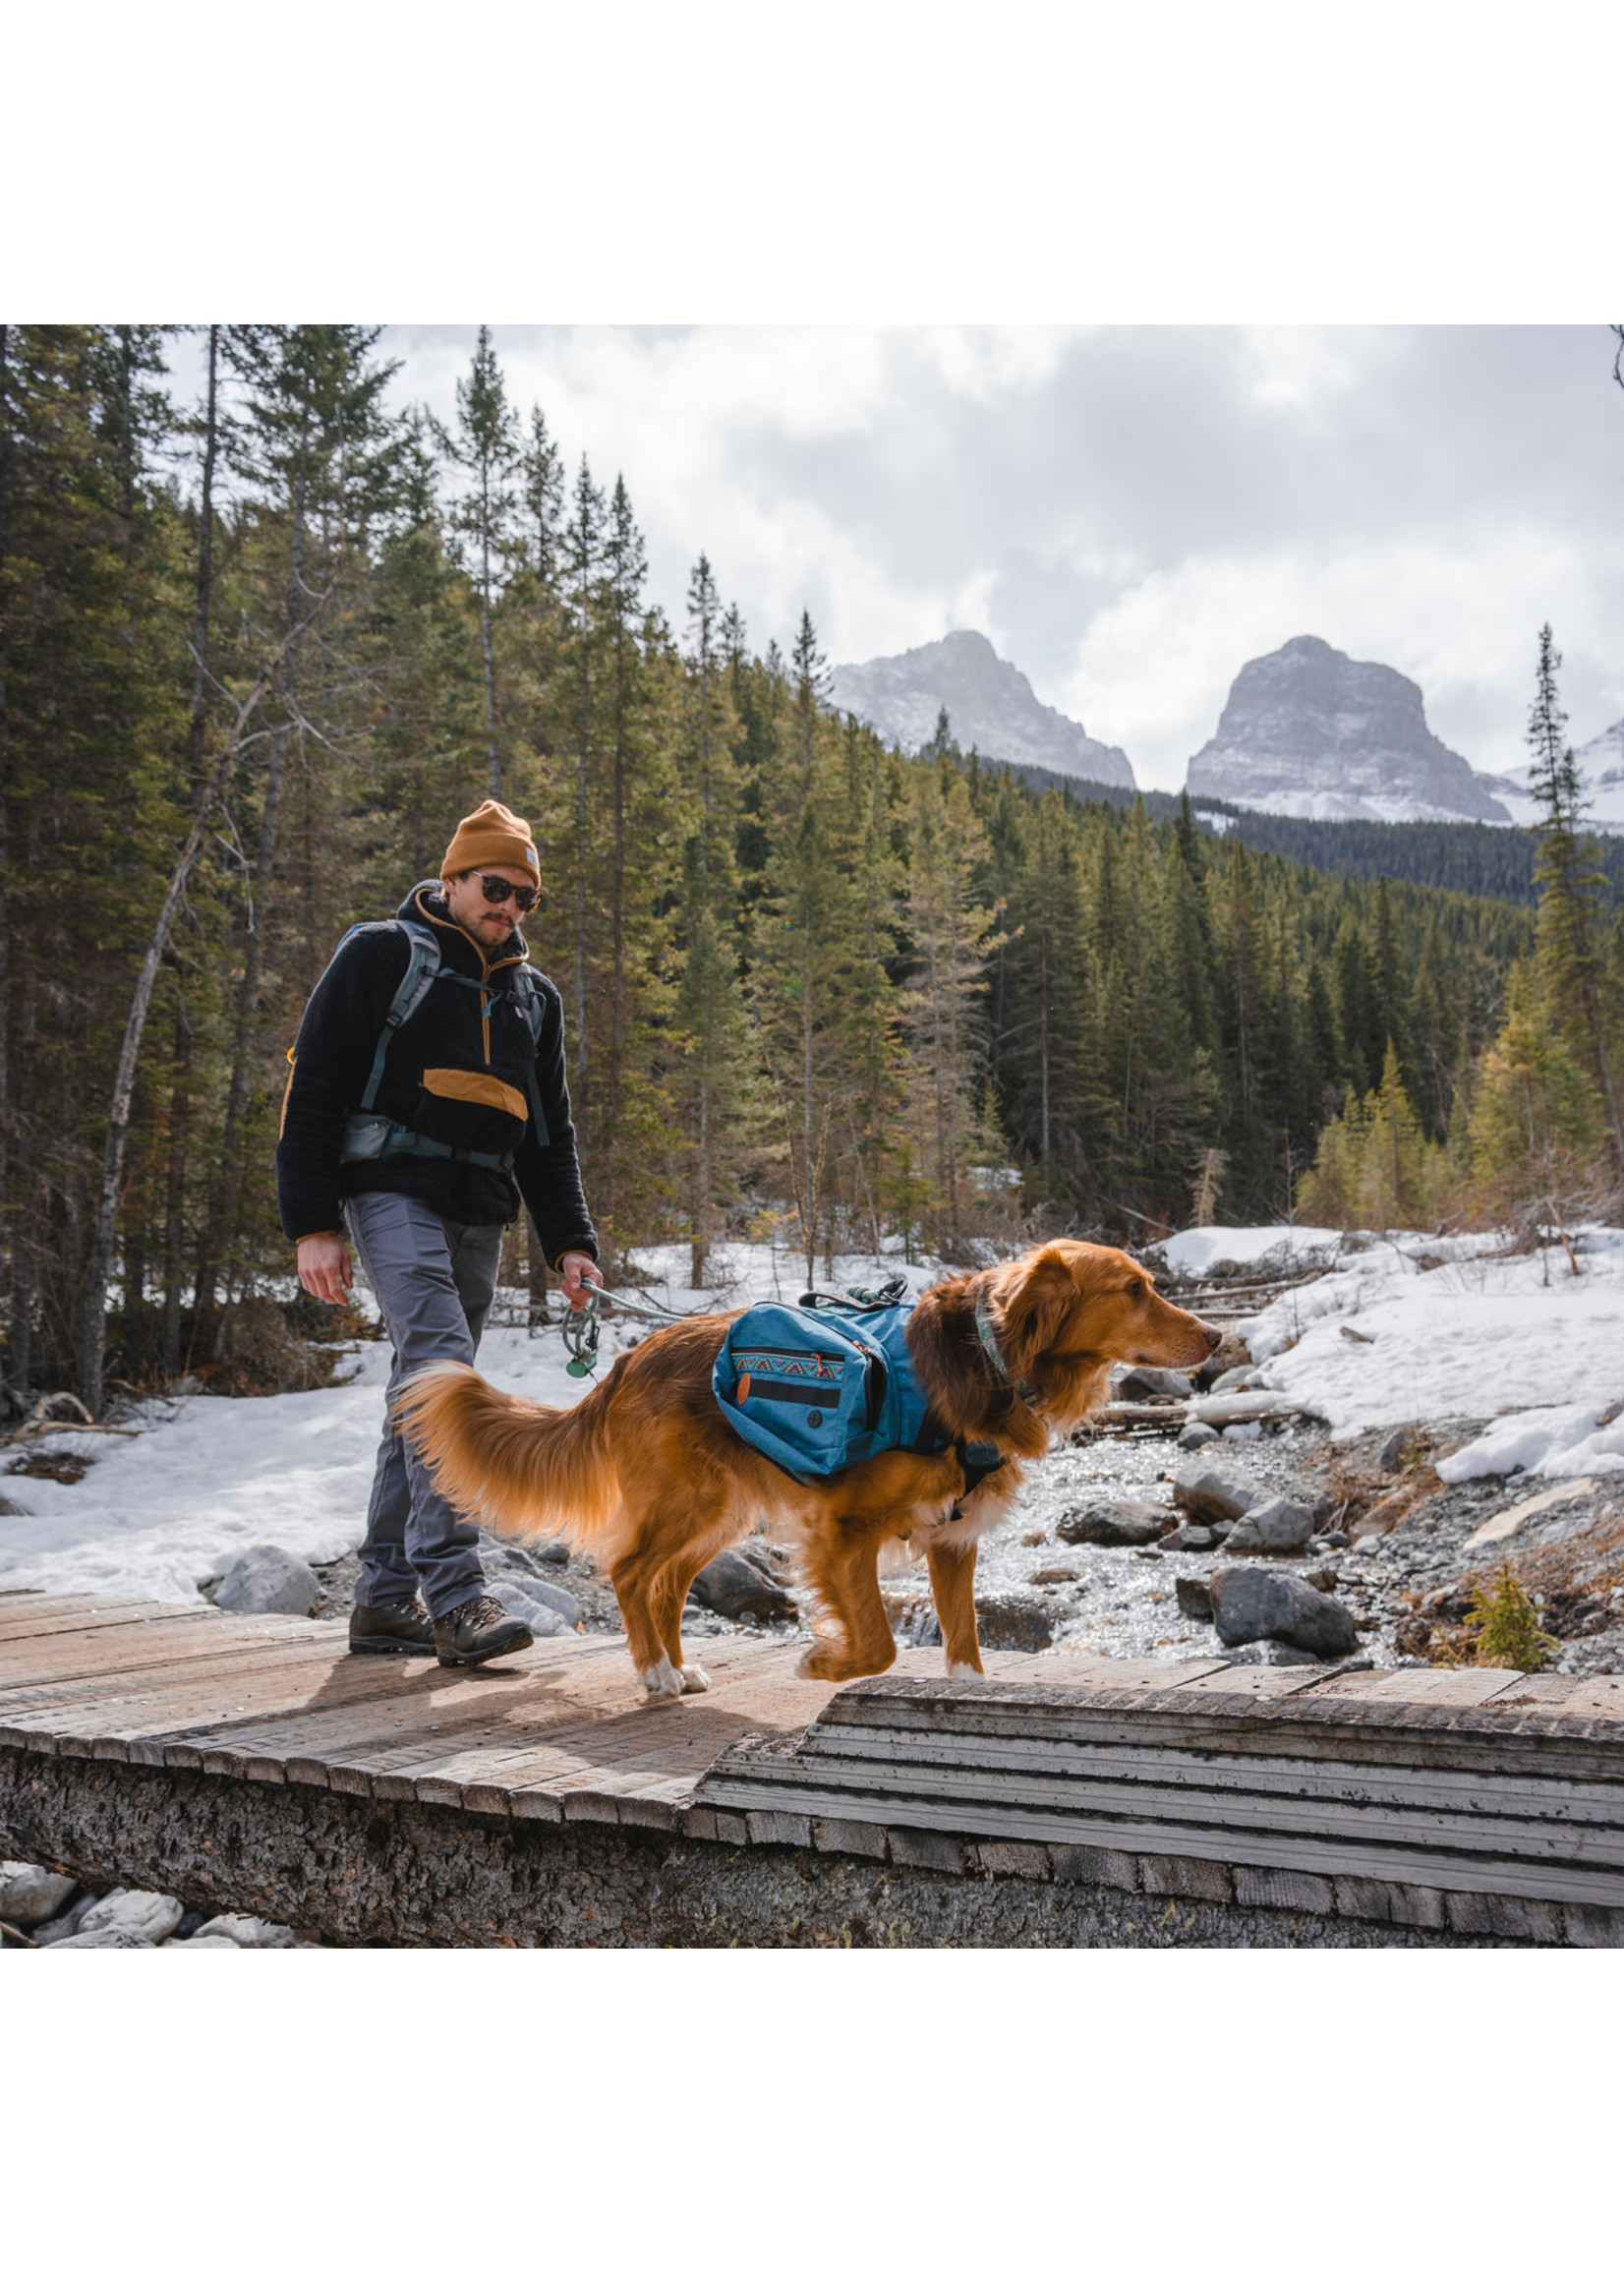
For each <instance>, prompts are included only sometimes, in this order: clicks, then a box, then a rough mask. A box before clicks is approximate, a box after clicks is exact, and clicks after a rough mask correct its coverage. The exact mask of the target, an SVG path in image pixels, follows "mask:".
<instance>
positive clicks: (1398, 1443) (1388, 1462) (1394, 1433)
mask: <svg viewBox="0 0 1624 2274" xmlns="http://www.w3.org/2000/svg"><path fill="white" fill-rule="evenodd" d="M1415 1441H1416V1432H1415V1430H1414V1429H1392V1430H1389V1432H1388V1434H1387V1435H1386V1436H1385V1437H1383V1438H1382V1440H1381V1443H1380V1444H1379V1445H1378V1446H1377V1448H1376V1467H1377V1468H1378V1469H1385V1470H1386V1471H1387V1472H1388V1473H1389V1475H1391V1474H1392V1472H1393V1471H1394V1470H1396V1469H1402V1468H1403V1467H1404V1456H1405V1454H1406V1453H1408V1452H1409V1450H1410V1448H1411V1446H1412V1445H1413V1444H1414V1443H1415Z"/></svg>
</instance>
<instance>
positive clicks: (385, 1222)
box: [344, 1193, 502, 1618]
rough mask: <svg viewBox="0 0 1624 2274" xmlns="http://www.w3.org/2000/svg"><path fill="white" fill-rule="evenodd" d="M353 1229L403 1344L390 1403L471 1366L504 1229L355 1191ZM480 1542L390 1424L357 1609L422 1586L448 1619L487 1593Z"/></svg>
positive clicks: (347, 1214)
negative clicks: (434, 1374) (429, 1373)
mask: <svg viewBox="0 0 1624 2274" xmlns="http://www.w3.org/2000/svg"><path fill="white" fill-rule="evenodd" d="M344 1221H345V1223H346V1224H347V1225H348V1227H349V1234H350V1239H351V1240H352V1242H353V1243H354V1246H355V1253H356V1256H357V1258H358V1259H359V1261H360V1264H361V1268H362V1271H363V1272H364V1273H365V1275H366V1279H367V1284H368V1285H369V1286H370V1287H371V1289H372V1291H373V1293H374V1294H375V1295H376V1296H377V1305H378V1309H379V1311H381V1312H382V1313H383V1324H384V1327H385V1328H386V1329H387V1332H388V1336H389V1340H390V1342H391V1343H392V1344H393V1346H394V1365H393V1367H392V1368H391V1369H390V1371H389V1397H390V1400H391V1403H392V1401H393V1398H394V1394H395V1391H396V1390H397V1389H398V1388H399V1386H400V1384H401V1382H402V1381H403V1380H404V1379H405V1377H406V1375H407V1374H409V1373H415V1372H416V1370H417V1369H418V1368H419V1367H420V1366H430V1365H432V1364H433V1363H434V1361H435V1359H441V1358H455V1359H461V1360H462V1362H463V1364H464V1365H466V1366H472V1365H473V1363H474V1353H475V1352H476V1351H477V1350H478V1349H479V1346H480V1335H481V1333H482V1332H483V1331H484V1327H485V1321H486V1316H487V1314H488V1312H490V1309H491V1298H492V1296H493V1294H494V1292H495V1286H496V1266H497V1263H498V1262H499V1260H500V1257H501V1245H502V1228H501V1226H500V1225H499V1224H448V1223H446V1221H445V1220H444V1218H443V1217H442V1216H437V1215H436V1214H435V1211H434V1209H433V1208H431V1207H429V1206H428V1205H427V1204H426V1203H425V1202H424V1201H422V1200H413V1199H409V1198H408V1197H407V1195H405V1194H404V1193H358V1194H357V1195H355V1197H354V1198H353V1199H350V1200H346V1201H345V1203H344ZM479 1537H480V1536H479V1531H478V1528H477V1527H476V1526H474V1525H472V1524H470V1523H468V1522H467V1521H466V1520H465V1519H464V1518H463V1517H461V1516H459V1515H458V1514H457V1511H456V1510H455V1509H454V1508H453V1507H452V1506H451V1503H450V1502H449V1500H446V1499H443V1498H442V1497H441V1496H440V1494H439V1493H438V1492H436V1491H435V1487H434V1484H433V1481H432V1479H431V1478H430V1475H429V1472H428V1470H427V1469H426V1468H425V1467H424V1464H423V1463H422V1461H421V1460H420V1459H419V1458H418V1456H417V1454H416V1453H415V1452H413V1451H412V1450H411V1448H410V1447H409V1446H408V1445H407V1443H406V1440H405V1438H404V1437H401V1436H397V1435H396V1433H395V1429H394V1425H393V1422H392V1421H391V1420H390V1419H389V1418H388V1417H387V1416H385V1418H384V1423H383V1442H382V1443H381V1444H380V1445H379V1446H378V1448H377V1469H376V1471H375V1472H374V1475H373V1496H372V1501H371V1503H370V1505H369V1507H368V1510H367V1537H366V1539H365V1540H364V1541H363V1542H362V1544H361V1572H360V1576H359V1577H358V1579H357V1580H356V1583H355V1600H356V1602H357V1603H371V1604H384V1603H410V1602H411V1600H412V1597H413V1596H414V1595H415V1593H416V1592H417V1590H418V1588H419V1587H420V1586H421V1588H422V1590H423V1600H424V1602H425V1603H427V1604H428V1606H429V1612H430V1615H431V1617H433V1618H444V1617H446V1616H447V1615H448V1614H449V1613H450V1612H451V1611H453V1610H456V1609H457V1608H458V1607H459V1606H460V1605H461V1604H463V1603H472V1602H473V1600H474V1598H475V1596H477V1595H479V1594H481V1593H483V1591H484V1587H485V1574H484V1571H483V1570H482V1568H481V1565H480V1558H479Z"/></svg>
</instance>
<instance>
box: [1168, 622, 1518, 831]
mask: <svg viewBox="0 0 1624 2274" xmlns="http://www.w3.org/2000/svg"><path fill="white" fill-rule="evenodd" d="M1186 786H1187V787H1188V788H1189V791H1190V793H1191V795H1194V796H1202V797H1222V798H1225V799H1227V800H1228V801H1229V802H1230V803H1231V804H1234V805H1253V806H1257V807H1260V808H1261V809H1262V810H1263V811H1265V812H1269V813H1286V814H1295V815H1297V816H1299V817H1300V818H1301V819H1304V820H1312V821H1502V822H1503V821H1509V820H1510V818H1511V816H1510V814H1509V813H1508V812H1507V810H1506V808H1505V806H1504V805H1503V804H1502V803H1501V801H1500V799H1499V798H1498V797H1497V796H1496V795H1494V794H1493V792H1492V791H1491V790H1490V789H1489V788H1488V787H1486V786H1485V785H1484V783H1483V781H1482V779H1481V778H1480V777H1479V776H1478V775H1477V774H1475V773H1474V772H1473V770H1472V768H1471V767H1470V766H1469V765H1468V764H1467V762H1466V760H1465V759H1464V758H1462V757H1461V756H1460V755H1459V754H1458V753H1457V752H1456V751H1454V750H1451V749H1449V748H1448V747H1447V746H1446V745H1445V744H1444V743H1442V742H1440V741H1439V740H1438V738H1437V736H1436V735H1435V734H1434V733H1433V732H1432V730H1431V729H1430V728H1429V727H1428V726H1427V724H1426V712H1425V707H1424V705H1423V703H1422V700H1421V688H1420V687H1419V686H1418V685H1417V684H1416V682H1415V680H1414V679H1407V678H1406V677H1405V675H1404V673H1403V672H1402V671H1395V670H1394V669H1393V668H1392V666H1391V665H1390V664H1368V663H1358V662H1356V661H1355V660H1354V658H1353V657H1352V656H1348V655H1345V654H1344V653H1343V651H1342V650H1341V648H1334V647H1332V645H1331V643H1330V641H1329V640H1323V639H1319V638H1318V637H1316V636H1315V635H1314V634H1313V633H1311V632H1302V633H1299V634H1298V636H1297V637H1296V638H1295V639H1289V640H1288V641H1287V642H1286V644H1285V646H1284V647H1281V648H1276V649H1275V651H1274V653H1273V654H1272V655H1267V656H1254V657H1253V658H1252V659H1251V661H1250V662H1249V663H1247V664H1243V665H1242V667H1241V669H1240V671H1238V672H1237V674H1236V677H1235V683H1234V685H1233V686H1232V687H1231V688H1230V691H1229V699H1228V701H1227V702H1226V703H1225V705H1224V709H1223V715H1222V716H1221V718H1220V719H1219V721H1218V731H1217V733H1216V734H1214V735H1213V737H1212V739H1211V740H1210V741H1209V742H1206V743H1204V744H1203V745H1202V747H1201V748H1200V749H1199V750H1198V751H1197V752H1196V753H1195V756H1194V757H1193V758H1192V759H1191V760H1190V762H1189V778H1188V781H1187V785H1186Z"/></svg>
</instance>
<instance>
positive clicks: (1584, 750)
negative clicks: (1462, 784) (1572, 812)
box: [1478, 719, 1624, 837]
mask: <svg viewBox="0 0 1624 2274" xmlns="http://www.w3.org/2000/svg"><path fill="white" fill-rule="evenodd" d="M1573 755H1574V758H1575V761H1576V762H1577V764H1578V767H1579V772H1580V774H1581V776H1582V777H1583V780H1584V784H1585V791H1586V796H1587V798H1588V800H1589V804H1588V808H1587V811H1586V813H1585V827H1586V828H1587V829H1596V830H1604V831H1606V832H1607V833H1608V834H1609V835H1611V836H1615V837H1616V836H1624V719H1618V720H1615V721H1614V723H1613V725H1612V726H1610V727H1605V728H1603V729H1602V730H1601V732H1600V733H1599V734H1595V735H1593V736H1592V738H1591V740H1590V741H1588V742H1586V743H1584V744H1583V745H1582V746H1581V747H1580V748H1579V749H1577V750H1576V751H1575V752H1574V754H1573ZM1528 778H1529V769H1528V768H1527V767H1526V766H1518V767H1516V768H1514V769H1513V771H1512V772H1511V773H1509V774H1479V777H1478V780H1479V782H1480V783H1481V784H1482V785H1483V787H1484V788H1485V789H1487V790H1489V791H1490V793H1491V794H1492V795H1493V796H1495V797H1498V798H1501V799H1503V800H1504V802H1505V804H1506V805H1507V806H1508V807H1509V808H1510V811H1511V818H1512V820H1513V821H1515V822H1517V823H1519V824H1520V825H1521V826H1522V827H1523V828H1525V829H1526V828H1528V827H1529V825H1530V824H1531V823H1533V822H1536V821H1537V820H1538V818H1539V807H1538V805H1537V803H1536V801H1535V799H1534V798H1533V797H1532V796H1531V795H1530V794H1529V786H1528Z"/></svg>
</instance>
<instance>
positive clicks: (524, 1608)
mask: <svg viewBox="0 0 1624 2274" xmlns="http://www.w3.org/2000/svg"><path fill="white" fill-rule="evenodd" d="M487 1586H488V1589H489V1592H490V1593H491V1594H492V1595H493V1596H494V1597H495V1599H496V1601H497V1602H498V1603H500V1604H501V1606H502V1608H503V1610H505V1611H506V1612H507V1614H508V1616H509V1617H510V1618H522V1619H523V1620H524V1622H525V1625H526V1626H527V1627H529V1629H530V1631H531V1633H532V1634H533V1635H537V1636H539V1637H541V1638H542V1639H543V1640H544V1641H545V1640H549V1639H551V1637H552V1636H554V1635H561V1634H573V1633H574V1632H575V1621H574V1620H573V1619H566V1618H565V1617H564V1615H563V1613H562V1611H557V1610H554V1609H553V1607H552V1605H551V1603H542V1602H540V1601H539V1600H538V1599H537V1598H536V1597H535V1596H534V1595H532V1594H531V1593H530V1590H529V1588H528V1587H526V1586H525V1585H524V1583H523V1582H522V1581H521V1580H519V1579H517V1578H511V1577H510V1578H506V1579H493V1580H490V1581H488V1582H487ZM552 1592H553V1593H554V1594H555V1595H557V1594H562V1592H563V1590H562V1589H561V1588H554V1589H553V1591H552Z"/></svg>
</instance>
